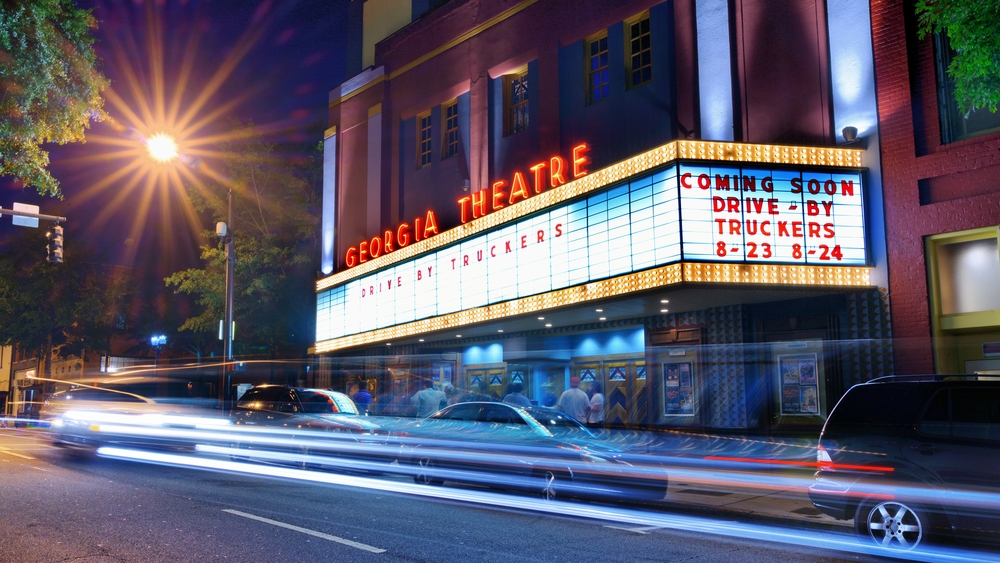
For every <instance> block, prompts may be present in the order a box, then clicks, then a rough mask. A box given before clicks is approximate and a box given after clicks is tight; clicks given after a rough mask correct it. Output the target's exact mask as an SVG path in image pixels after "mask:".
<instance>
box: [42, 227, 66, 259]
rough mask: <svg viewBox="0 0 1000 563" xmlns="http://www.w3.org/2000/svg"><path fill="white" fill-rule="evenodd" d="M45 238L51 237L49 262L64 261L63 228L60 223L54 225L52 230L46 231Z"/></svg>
mask: <svg viewBox="0 0 1000 563" xmlns="http://www.w3.org/2000/svg"><path fill="white" fill-rule="evenodd" d="M45 238H47V239H49V242H48V254H49V262H51V263H53V264H61V263H62V261H63V228H62V227H60V226H59V225H56V226H55V227H52V231H51V232H49V233H46V234H45Z"/></svg>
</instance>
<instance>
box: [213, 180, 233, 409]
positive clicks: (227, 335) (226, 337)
mask: <svg viewBox="0 0 1000 563" xmlns="http://www.w3.org/2000/svg"><path fill="white" fill-rule="evenodd" d="M215 234H216V235H218V236H219V238H220V239H222V242H224V243H226V314H225V318H224V319H223V320H222V349H223V360H222V362H223V364H222V365H223V373H224V374H225V378H224V382H225V388H224V389H223V398H224V400H225V401H226V402H227V403H228V402H229V388H230V387H231V384H232V371H231V370H230V369H229V366H230V362H232V361H233V277H234V273H235V266H236V246H235V244H234V242H233V188H232V187H230V188H229V215H228V218H227V220H226V222H221V221H220V222H218V223H216V225H215Z"/></svg>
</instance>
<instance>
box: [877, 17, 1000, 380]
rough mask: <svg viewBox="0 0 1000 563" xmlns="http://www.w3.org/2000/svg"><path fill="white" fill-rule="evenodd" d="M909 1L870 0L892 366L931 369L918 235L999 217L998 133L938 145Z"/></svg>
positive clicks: (926, 46) (926, 43)
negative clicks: (880, 148) (887, 266)
mask: <svg viewBox="0 0 1000 563" xmlns="http://www.w3.org/2000/svg"><path fill="white" fill-rule="evenodd" d="M911 6H912V3H911V2H904V1H903V0H872V2H871V14H872V40H873V43H874V53H875V80H876V84H877V87H878V90H877V95H878V105H879V122H880V133H881V143H882V166H883V168H882V171H883V186H884V190H885V214H886V230H887V241H888V260H889V300H890V303H891V307H892V333H893V337H894V339H895V346H894V355H895V357H894V363H895V368H896V372H897V373H903V374H905V373H930V372H933V369H934V358H933V349H932V346H931V327H930V309H929V305H928V299H929V296H928V293H927V271H926V266H925V262H924V246H923V241H924V237H926V236H929V235H934V234H939V233H947V232H954V231H961V230H966V229H973V228H977V227H984V226H989V225H997V224H1000V133H992V134H989V135H984V136H981V137H977V138H974V139H969V140H966V141H961V142H957V143H952V144H949V145H941V143H940V127H939V124H938V114H937V91H936V82H935V80H936V78H935V72H934V52H933V46H932V41H931V39H929V38H928V39H925V40H923V41H918V40H917V39H916V33H915V29H914V19H913V18H912V15H910V16H907V14H906V12H905V10H908V9H912V7H911Z"/></svg>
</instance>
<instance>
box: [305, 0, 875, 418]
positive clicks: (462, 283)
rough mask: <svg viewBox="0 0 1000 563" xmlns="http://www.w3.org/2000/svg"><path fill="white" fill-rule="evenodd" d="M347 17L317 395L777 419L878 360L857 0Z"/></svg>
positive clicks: (457, 2)
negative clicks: (348, 43) (580, 391)
mask: <svg viewBox="0 0 1000 563" xmlns="http://www.w3.org/2000/svg"><path fill="white" fill-rule="evenodd" d="M612 4H613V5H612ZM352 10H353V12H352V22H353V24H354V29H355V30H356V33H355V34H354V35H353V36H352V37H354V40H355V43H356V44H352V47H351V49H350V50H349V53H351V56H352V57H353V58H352V64H354V65H355V66H354V68H353V69H352V70H354V71H356V72H357V74H356V75H355V76H354V77H353V78H351V79H350V80H348V81H347V82H345V83H344V84H343V85H341V86H340V87H339V88H337V89H335V90H334V91H333V92H331V94H330V127H329V129H328V130H327V132H326V139H325V144H324V150H325V165H324V203H323V205H324V215H323V249H324V251H323V273H324V274H325V277H323V278H322V279H320V280H319V281H318V283H317V286H316V291H317V292H318V293H317V335H316V346H315V352H316V353H317V354H319V355H320V357H321V366H320V370H318V372H319V373H318V375H317V380H316V381H315V382H314V383H315V384H317V385H324V386H327V385H329V386H333V387H336V388H339V387H349V386H350V385H352V384H353V385H358V384H363V385H368V386H369V388H370V389H371V390H372V392H373V395H375V396H376V397H382V398H383V399H382V400H383V401H389V400H391V399H392V397H393V396H396V397H399V396H406V395H407V394H409V393H411V392H412V388H413V385H414V384H415V383H416V382H417V381H418V380H420V379H423V378H430V379H432V380H434V382H435V383H436V384H438V385H441V386H445V387H447V386H456V387H464V388H469V387H473V386H476V385H478V384H479V383H480V382H484V383H485V384H486V385H487V387H488V388H489V390H490V392H491V393H494V394H496V395H502V394H503V392H504V390H505V389H506V386H507V385H508V384H510V383H515V382H516V383H522V384H523V385H524V387H525V394H526V395H528V396H529V398H531V399H532V400H534V401H537V402H539V403H542V404H544V403H545V402H546V401H547V400H551V398H552V397H553V396H558V395H559V393H561V392H562V391H563V390H564V389H565V388H566V387H567V386H568V383H569V379H570V378H571V377H573V376H575V377H579V379H580V380H581V382H582V383H581V387H582V388H584V389H586V388H587V387H588V386H590V385H593V384H594V383H600V384H601V385H602V386H603V388H604V393H605V396H606V408H607V412H606V418H607V420H608V422H609V424H625V425H641V426H659V427H692V426H693V427H701V428H715V429H748V428H749V429H761V430H765V431H775V432H781V431H785V430H791V429H795V428H806V427H809V428H812V427H815V426H816V425H818V424H821V423H822V421H823V420H824V418H825V415H826V413H827V412H828V411H829V409H830V408H832V406H833V405H834V404H835V402H836V400H837V399H838V398H839V397H840V395H841V394H842V393H843V392H844V391H845V390H846V388H847V387H848V386H850V385H851V384H853V383H855V382H857V381H861V380H866V379H869V378H871V377H876V376H879V375H884V374H886V373H890V372H891V357H892V356H891V347H890V345H889V343H888V338H889V337H890V336H891V335H890V334H889V326H890V324H889V315H888V305H887V302H886V299H885V292H884V290H883V289H882V288H883V287H884V285H885V283H884V279H885V277H886V276H885V271H884V270H885V232H884V226H883V213H882V195H881V185H880V171H879V163H878V158H877V155H878V134H877V128H876V124H875V107H874V103H875V102H874V99H875V98H874V96H875V95H874V83H873V79H872V63H871V28H870V21H869V16H868V5H867V3H865V2H862V1H838V2H834V1H832V0H831V1H828V2H823V1H821V0H815V1H811V2H801V1H799V2H791V1H787V2H786V1H774V0H768V1H764V0H735V1H733V2H726V1H719V0H675V1H665V2H653V1H643V2H635V1H631V2H621V3H606V2H596V1H595V2H571V1H560V0H525V1H520V2H517V1H486V0H452V1H449V2H438V3H433V2H432V3H430V4H428V3H427V2H419V1H417V0H412V1H410V0H405V1H404V0H368V1H367V2H363V3H361V2H358V3H354V4H352ZM845 130H846V131H845ZM845 133H846V134H847V138H846V139H845V138H844V135H845Z"/></svg>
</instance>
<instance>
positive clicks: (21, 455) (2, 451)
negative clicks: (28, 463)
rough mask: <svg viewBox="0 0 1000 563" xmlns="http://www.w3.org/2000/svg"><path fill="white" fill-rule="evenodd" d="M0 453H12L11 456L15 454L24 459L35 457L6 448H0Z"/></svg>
mask: <svg viewBox="0 0 1000 563" xmlns="http://www.w3.org/2000/svg"><path fill="white" fill-rule="evenodd" d="M0 454H7V455H13V456H17V457H20V458H24V459H35V458H33V457H31V456H30V455H24V454H19V453H17V452H12V451H10V450H8V449H6V448H0Z"/></svg>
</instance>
